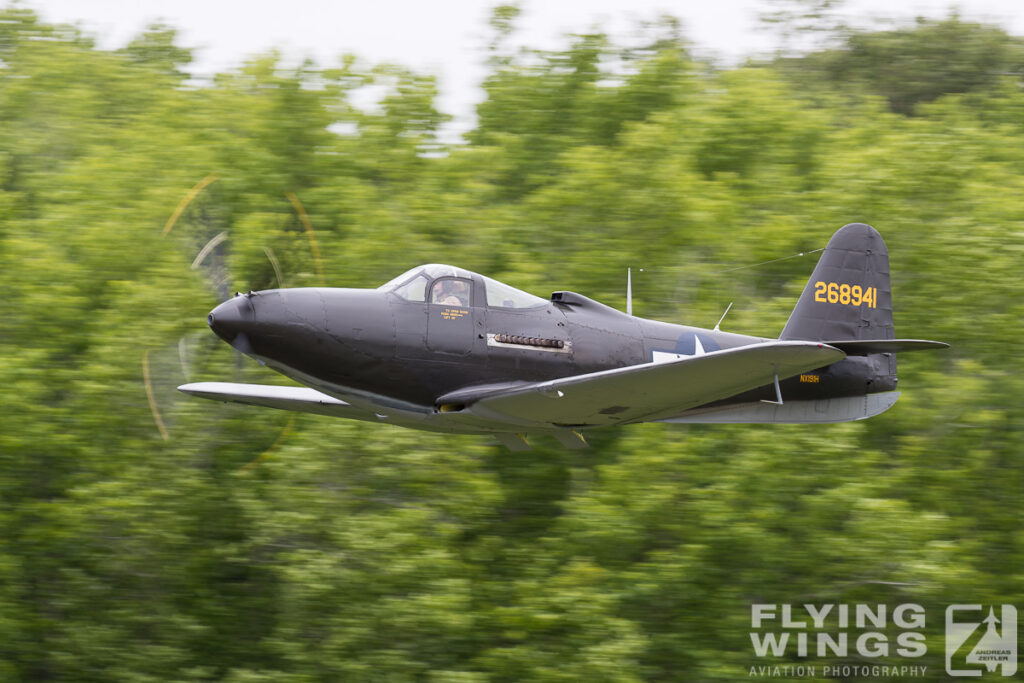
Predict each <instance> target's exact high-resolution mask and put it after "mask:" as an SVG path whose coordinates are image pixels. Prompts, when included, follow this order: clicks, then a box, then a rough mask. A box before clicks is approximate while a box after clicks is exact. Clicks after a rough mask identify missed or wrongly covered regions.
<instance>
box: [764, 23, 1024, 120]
mask: <svg viewBox="0 0 1024 683" xmlns="http://www.w3.org/2000/svg"><path fill="white" fill-rule="evenodd" d="M834 30H835V31H837V32H838V31H839V29H834ZM843 33H844V36H843V38H842V40H841V44H840V46H838V47H836V48H828V49H823V50H821V51H818V52H814V53H811V54H809V55H805V56H802V57H798V58H795V60H794V59H793V58H790V59H784V60H782V61H783V62H784V63H785V62H787V61H795V62H796V63H795V64H794V65H793V69H792V71H793V73H794V75H795V76H796V78H797V79H799V80H804V81H807V79H810V80H809V82H810V83H814V84H816V85H818V86H820V85H822V84H823V83H824V84H827V85H829V86H830V87H832V88H834V89H839V90H844V91H848V90H850V89H856V88H863V89H864V90H866V91H867V92H870V93H873V94H876V95H879V96H881V97H884V98H885V99H886V100H887V101H888V102H889V106H890V107H891V108H892V110H893V111H894V112H897V113H900V114H912V113H914V111H915V109H916V108H917V106H918V105H919V104H922V103H927V102H932V101H934V100H936V99H938V98H940V97H942V96H943V95H948V94H951V93H968V92H977V91H985V90H990V89H992V88H993V87H994V86H995V84H996V83H997V82H998V81H999V80H1000V79H1003V78H1006V77H1012V78H1014V79H1016V80H1017V81H1018V82H1020V80H1021V79H1022V78H1024V39H1021V38H1020V37H1018V36H1011V35H1009V34H1008V33H1007V32H1006V31H1005V30H1004V29H1002V28H1000V27H999V26H994V25H990V24H981V23H975V22H970V21H964V20H962V19H961V18H960V17H959V16H958V15H956V14H951V15H950V16H949V17H947V18H946V19H940V20H934V19H925V18H920V19H918V20H917V22H916V23H915V24H914V25H912V26H909V27H902V28H894V29H891V30H883V31H849V30H845V31H844V32H843Z"/></svg>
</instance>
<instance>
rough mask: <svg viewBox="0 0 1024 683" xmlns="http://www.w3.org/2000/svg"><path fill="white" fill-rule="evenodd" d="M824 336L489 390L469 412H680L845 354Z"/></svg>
mask: <svg viewBox="0 0 1024 683" xmlns="http://www.w3.org/2000/svg"><path fill="white" fill-rule="evenodd" d="M845 356H846V354H845V353H843V352H842V351H840V350H839V349H836V348H834V347H831V346H828V345H826V344H824V343H822V342H808V341H777V342H765V343H762V344H751V345H749V346H742V347H739V348H734V349H726V350H724V351H715V352H713V353H708V354H705V355H702V356H696V357H692V358H684V359H680V360H677V361H672V362H668V363H644V364H642V365H632V366H628V367H624V368H616V369H613V370H603V371H601V372H594V373H588V374H585V375H575V376H572V377H565V378H562V379H557V380H550V381H546V382H537V383H534V384H528V385H526V386H523V387H518V388H514V389H510V390H508V391H505V392H501V393H497V394H492V395H487V396H483V397H481V398H479V399H478V400H477V401H475V402H474V403H472V404H470V405H468V406H467V407H466V409H465V412H468V413H470V414H473V415H476V416H478V417H482V418H487V419H498V420H505V421H509V422H513V423H517V424H522V425H548V426H551V425H554V426H560V427H567V426H572V427H583V426H601V425H613V424H624V423H627V422H636V421H639V420H656V419H660V418H663V417H670V416H675V415H678V414H679V413H680V412H682V411H684V410H689V409H691V408H695V407H697V406H700V405H704V404H706V403H710V402H712V401H717V400H720V399H723V398H728V397H729V396H733V395H735V394H738V393H740V392H743V391H747V390H749V389H756V388H757V387H761V386H764V385H766V384H771V383H772V380H773V377H774V375H775V373H778V376H779V379H785V378H786V377H792V376H793V375H797V374H800V373H801V372H807V371H809V370H814V369H816V368H821V367H824V366H826V365H831V364H832V363H835V362H836V361H839V360H842V359H843V358H844V357H845Z"/></svg>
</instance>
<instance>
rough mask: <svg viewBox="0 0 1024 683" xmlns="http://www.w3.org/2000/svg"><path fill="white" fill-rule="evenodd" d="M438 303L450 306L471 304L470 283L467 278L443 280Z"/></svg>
mask: <svg viewBox="0 0 1024 683" xmlns="http://www.w3.org/2000/svg"><path fill="white" fill-rule="evenodd" d="M438 303H441V304H447V305H449V306H469V283H468V282H466V281H465V280H445V281H443V282H442V283H441V294H440V296H439V297H438Z"/></svg>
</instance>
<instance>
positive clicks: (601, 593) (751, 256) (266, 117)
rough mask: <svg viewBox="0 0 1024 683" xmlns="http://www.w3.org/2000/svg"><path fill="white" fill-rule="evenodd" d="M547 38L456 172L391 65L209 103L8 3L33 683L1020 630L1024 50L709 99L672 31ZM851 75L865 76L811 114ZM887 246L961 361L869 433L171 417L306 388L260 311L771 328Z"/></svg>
mask: <svg viewBox="0 0 1024 683" xmlns="http://www.w3.org/2000/svg"><path fill="white" fill-rule="evenodd" d="M515 16H516V12H515V11H514V10H512V9H508V8H506V9H503V10H501V11H499V12H498V13H497V14H496V15H495V20H494V22H493V28H494V29H495V31H496V37H495V40H494V41H493V45H492V48H491V52H490V60H491V67H492V69H491V73H490V75H489V76H488V77H487V80H486V82H485V91H486V93H487V99H486V100H485V102H483V103H482V104H481V105H480V108H479V118H480V123H479V126H478V127H477V128H476V129H475V130H473V131H472V132H471V133H470V134H469V138H470V141H469V143H468V144H464V145H454V146H443V145H441V144H440V143H439V142H438V140H437V135H436V134H437V132H438V130H439V128H440V126H442V125H443V123H444V120H445V118H444V116H443V115H442V114H440V113H439V112H438V111H437V110H436V109H435V108H434V104H433V100H434V97H435V95H436V85H435V83H434V82H433V81H432V80H431V79H429V78H427V77H424V76H422V75H420V74H416V73H414V72H410V71H408V70H406V69H404V68H401V67H398V66H385V65H369V64H364V63H362V62H360V61H359V60H358V59H356V58H354V57H352V58H346V59H344V60H342V61H341V62H340V63H339V64H338V65H337V66H336V67H333V68H326V69H324V68H319V67H317V66H316V65H312V64H302V65H299V66H290V67H285V66H283V65H282V60H281V59H280V57H279V56H278V55H276V54H273V53H270V54H267V55H264V56H262V57H259V58H256V59H254V60H252V61H250V62H249V63H247V64H246V65H244V66H243V67H241V68H239V69H237V70H235V71H231V72H229V73H225V74H220V75H218V76H217V77H216V79H214V81H213V82H212V83H210V84H207V85H204V86H192V85H186V84H185V82H184V81H183V76H182V72H181V69H182V68H183V67H184V65H186V64H187V62H188V56H189V55H188V51H187V50H185V49H183V48H180V47H178V46H177V45H176V42H175V38H174V34H173V31H172V30H171V29H169V28H167V27H161V26H157V27H153V28H151V29H149V30H147V31H146V32H145V33H143V35H142V36H140V37H139V38H138V39H136V40H135V41H134V42H132V43H131V44H130V45H129V46H128V47H126V48H124V49H122V50H117V51H113V52H110V51H103V50H98V49H96V48H95V46H94V44H93V42H92V41H91V40H90V39H89V38H88V37H86V36H83V35H81V34H80V33H79V32H78V31H76V30H74V29H71V28H68V27H61V26H50V25H46V24H44V23H42V22H40V21H39V20H38V19H37V17H36V16H35V15H34V14H33V13H32V12H31V11H29V10H26V9H23V8H20V7H14V8H9V9H6V10H2V13H0V60H2V66H3V68H0V122H2V124H0V272H2V273H3V283H4V292H3V296H2V297H0V392H2V394H0V396H2V406H3V410H0V678H2V679H3V680H10V681H44V680H45V681H76V682H77V681H97V682H99V681H103V682H109V681H124V682H129V681H130V682H142V681H166V680H182V681H226V682H232V683H242V682H254V681H291V682H295V683H311V682H314V681H324V682H327V681H339V680H369V679H373V680H394V681H404V680H409V681H412V680H416V681H420V680H425V681H563V680H564V681H569V680H580V679H585V680H595V681H599V680H609V681H641V680H680V681H683V680H687V681H688V680H735V679H737V678H739V677H746V675H747V671H748V669H749V667H750V666H751V665H756V664H759V663H762V664H763V663H768V661H766V660H764V659H760V660H759V659H758V658H756V657H754V655H753V651H752V649H751V646H750V640H749V636H748V633H749V630H750V605H751V604H752V603H755V602H762V603H803V602H809V601H813V602H816V603H838V602H868V603H872V604H874V603H886V604H890V605H893V604H897V603H900V602H915V603H919V604H921V605H923V606H925V607H926V608H927V609H928V615H929V621H928V623H927V627H926V633H927V635H928V639H929V640H928V644H929V649H928V654H927V655H926V656H925V657H923V658H922V659H921V660H917V661H915V662H914V663H917V664H921V665H926V666H927V667H928V677H940V676H941V672H942V670H943V661H942V640H941V639H942V623H941V617H940V616H939V615H941V614H942V610H943V609H944V606H945V605H946V604H949V603H951V602H964V603H971V602H980V603H1004V602H1005V603H1017V604H1018V605H1019V604H1020V602H1021V596H1022V595H1024V574H1022V571H1021V568H1022V567H1024V536H1022V534H1021V515H1020V507H1019V498H1020V493H1021V491H1022V490H1024V467H1022V465H1021V462H1020V452H1021V444H1022V439H1021V432H1020V425H1021V424H1024V399H1022V396H1024V380H1022V377H1024V367H1022V362H1021V360H1020V357H1021V354H1020V353H1018V351H1017V348H1018V345H1019V341H1020V338H1021V323H1020V321H1021V320H1022V319H1024V304H1022V302H1021V298H1020V291H1019V290H1020V287H1019V282H1020V277H1019V274H1018V271H1019V264H1020V262H1021V258H1022V256H1024V172H1022V169H1024V151H1022V150H1024V148H1022V146H1021V145H1020V144H1019V142H1020V140H1021V136H1022V135H1024V127H1022V121H1024V115H1022V112H1024V94H1022V93H1021V91H1020V89H1019V87H1018V81H1017V80H1016V77H1015V76H1006V77H1003V76H998V75H993V74H991V73H989V72H990V71H992V70H993V69H994V70H996V71H999V70H1012V69H1009V68H1008V67H1007V66H1006V65H1007V64H1011V63H1012V59H1011V57H1010V55H1012V54H1016V53H1015V52H1014V50H1016V49H1017V48H1016V45H1017V39H1016V38H1010V37H1007V36H1005V34H1003V33H1001V32H1000V31H998V30H996V29H992V28H989V27H983V26H978V25H975V24H969V23H964V22H960V20H958V19H955V18H954V19H950V20H946V21H943V22H934V23H933V22H925V23H924V24H921V25H918V26H916V27H914V28H910V29H904V30H900V31H895V32H891V31H885V32H880V33H865V34H863V35H857V34H854V35H851V36H849V37H848V38H847V39H846V42H845V43H844V44H843V45H842V46H837V47H835V48H833V49H832V51H831V52H825V53H822V54H820V55H818V56H816V57H815V56H812V57H808V58H806V59H804V60H789V61H784V62H781V63H777V64H775V65H773V66H765V65H753V66H747V67H742V68H735V69H730V70H726V71H722V72H717V73H716V72H714V71H712V70H710V69H709V68H708V67H706V66H704V65H701V64H699V63H696V62H694V61H693V60H692V59H691V58H690V57H689V56H688V54H687V51H686V49H685V44H684V42H683V40H682V38H681V36H680V35H679V32H678V28H677V27H676V26H675V24H674V23H673V22H671V21H664V22H661V23H657V24H655V25H652V26H650V27H648V28H647V29H646V32H645V33H644V34H643V38H642V39H641V40H639V41H638V42H637V43H635V44H633V45H631V46H628V47H624V46H619V45H616V44H614V43H613V42H612V41H611V40H610V39H609V38H608V37H607V36H605V35H603V34H601V33H600V32H598V31H596V30H594V31H592V32H590V33H587V34H581V35H578V36H574V37H571V38H569V39H568V41H567V45H566V47H565V48H564V49H563V50H556V51H546V52H538V51H533V50H520V49H517V48H513V47H511V46H510V43H511V41H512V39H513V37H514V32H513V28H514V20H515ZM994 45H1001V46H1003V47H1001V48H1000V49H999V50H996V51H995V53H994V54H993V53H992V51H990V50H989V49H988V48H989V47H991V46H994ZM1000 50H1003V51H1000ZM940 53H941V54H945V55H947V56H949V58H948V59H947V60H945V61H942V60H939V61H942V64H940V67H941V68H938V69H935V68H931V67H929V66H928V65H929V64H933V63H935V59H934V55H937V54H940ZM910 54H921V55H924V57H922V59H924V61H922V62H915V61H913V60H909V61H907V60H903V59H902V58H901V57H900V55H910ZM929 55H931V56H929ZM815 60H817V61H815ZM1007 60H1010V61H1007ZM820 64H827V65H830V66H829V68H834V69H840V66H838V65H840V64H843V65H844V66H842V67H841V68H842V69H843V70H842V71H836V72H835V73H843V74H849V77H848V79H847V80H848V81H861V80H863V81H864V83H865V88H863V89H862V88H859V87H852V84H850V83H848V85H850V86H851V87H832V88H821V87H808V86H807V84H808V83H811V82H812V81H814V79H815V78H819V77H820V70H819V65H820ZM889 69H891V70H892V71H891V73H890V71H889ZM801 70H803V71H801ZM897 73H898V74H899V75H895V74H897ZM915 73H916V74H918V75H917V76H913V74H915ZM795 74H796V75H799V76H800V78H802V79H803V80H800V78H796V77H795ZM887 74H889V75H887ZM965 74H966V76H965ZM844 78H845V77H844ZM965 79H966V80H965ZM901 83H906V85H907V87H906V88H901V87H900V84H901ZM365 86H373V87H375V88H376V89H377V90H378V91H379V92H382V93H383V97H382V99H381V101H380V103H379V106H377V107H376V108H375V109H373V110H372V111H364V110H362V109H360V108H358V107H356V106H354V102H355V101H356V100H357V99H358V97H357V95H356V93H357V91H359V90H360V89H361V88H364V87H365ZM872 93H873V94H872ZM894 98H895V99H894ZM900 98H903V99H900ZM897 101H898V102H902V103H903V104H899V105H898V106H897V105H896V104H894V102H897ZM911 108H912V109H913V112H914V114H915V116H913V117H906V116H903V115H901V114H899V113H894V110H895V111H896V112H901V111H910V109H911ZM204 179H205V180H204ZM197 184H201V187H200V186H197ZM190 188H192V189H193V195H189V192H190ZM189 196H191V201H189V202H183V198H186V197H189ZM176 207H180V210H177V209H176ZM172 217H173V220H171V219H172ZM852 221H867V222H870V223H872V224H874V225H876V226H877V227H878V228H879V229H880V230H881V231H882V233H883V235H885V237H886V240H887V242H888V245H889V248H890V252H891V254H892V267H893V287H894V291H895V302H896V324H897V326H898V332H899V333H900V334H902V335H905V336H921V337H926V338H936V339H945V340H947V341H949V342H951V343H952V344H953V349H952V350H951V351H950V352H948V353H945V354H932V355H924V354H922V355H920V356H910V357H908V358H906V359H903V358H901V360H900V363H901V380H902V384H903V385H905V387H906V392H905V395H904V396H903V398H902V399H901V401H900V402H899V403H898V404H897V405H896V407H895V408H893V409H892V410H891V411H889V412H888V413H886V414H885V415H883V416H881V417H878V418H876V419H874V420H870V421H867V422H864V423H852V424H841V425H834V426H807V427H805V426H778V427H769V426H736V427H730V426H695V427H689V428H677V427H671V426H668V425H644V426H636V427H633V428H629V429H622V430H613V431H609V432H601V431H598V432H596V433H594V434H592V435H590V439H591V441H592V442H593V448H592V449H590V450H589V451H586V452H583V453H579V452H566V451H564V450H562V449H561V448H560V447H558V446H557V445H556V444H555V443H553V442H550V443H549V442H547V441H544V440H543V439H539V440H537V448H536V450H534V451H530V452H526V453H518V452H517V453H510V452H507V451H505V450H504V449H503V448H501V447H499V446H496V445H494V444H492V443H489V442H488V441H487V440H485V439H482V438H478V437H458V436H445V435H434V434H428V435H424V434H421V433H416V432H411V431H404V430H399V429H395V428H389V427H384V426H379V425H367V424H359V423H346V422H344V421H335V420H330V419H328V418H321V417H316V416H309V415H300V416H297V417H292V416H290V415H288V414H282V413H278V412H274V411H261V410H258V409H246V408H241V407H231V406H221V405H218V404H207V403H202V402H199V401H189V400H184V399H182V398H180V397H179V396H177V392H175V391H174V386H176V385H177V384H178V383H180V382H181V381H183V380H185V379H189V380H197V379H224V378H229V379H234V380H236V381H256V382H270V383H273V382H279V381H282V380H281V378H279V377H276V376H274V375H273V374H272V373H269V371H266V370H263V369H261V368H257V367H253V366H252V364H250V363H248V362H243V361H242V360H241V359H239V358H237V357H236V356H235V354H234V352H233V351H231V350H230V349H229V348H227V347H226V345H224V344H220V343H217V342H215V341H214V340H212V339H211V335H210V334H209V333H208V331H207V330H206V328H205V325H204V324H203V320H204V317H205V314H206V312H207V311H208V310H209V309H210V308H211V307H212V306H213V305H214V304H215V303H216V302H217V300H218V299H219V298H220V297H222V296H224V295H225V294H226V293H227V292H229V291H232V290H234V289H242V290H245V289H258V288H263V287H269V286H275V285H277V284H282V285H285V286H304V285H314V284H319V283H320V282H326V283H330V284H332V285H337V286H360V287H361V286H373V285H376V284H378V283H380V282H383V281H385V280H387V279H388V278H390V277H391V276H393V275H394V274H395V273H396V272H400V271H402V270H404V269H405V268H408V267H411V266H413V265H415V264H416V263H421V262H432V261H456V262H458V263H459V264H460V265H463V266H465V267H468V268H472V269H475V270H480V271H484V272H487V273H488V274H490V275H494V276H497V277H500V278H503V279H505V280H508V281H509V282H510V283H512V284H514V285H517V286H520V287H523V288H525V289H528V290H532V291H535V292H537V293H538V294H542V295H543V294H545V293H546V292H547V291H548V290H550V289H552V288H554V287H558V288H567V289H575V290H579V291H583V292H586V293H588V294H590V295H593V296H596V297H598V298H601V299H603V300H605V301H607V302H608V303H610V304H613V305H620V304H621V303H622V302H623V289H624V283H623V274H624V270H625V268H626V267H627V266H635V267H644V268H645V272H644V273H642V274H638V275H637V278H636V280H635V283H634V285H635V294H636V300H635V307H636V310H637V312H638V313H639V314H641V315H645V316H650V317H659V318H663V319H667V320H672V321H677V322H686V323H691V324H696V325H702V326H710V325H712V324H713V323H714V322H715V321H716V320H717V319H718V317H719V315H720V314H721V311H722V310H723V309H724V308H725V306H726V304H728V303H729V302H730V301H734V302H735V304H736V305H735V306H734V308H733V311H732V312H731V313H730V315H729V317H728V318H727V319H726V321H725V323H724V327H725V328H726V329H733V330H737V331H744V332H749V333H754V334H762V335H766V336H774V335H776V334H777V333H778V331H779V330H780V329H781V327H782V325H783V324H784V322H785V319H786V316H787V315H788V313H789V310H790V309H791V307H792V305H793V302H794V301H795V298H796V295H797V293H798V292H799V291H800V290H801V288H802V287H803V285H804V282H805V280H806V278H807V276H808V273H809V272H810V270H811V268H812V266H813V262H812V259H813V256H811V255H808V256H805V257H803V258H800V257H797V256H793V257H792V258H783V259H782V260H778V259H780V257H788V256H790V255H795V254H799V253H806V252H809V251H811V250H813V249H817V248H820V247H822V246H824V243H825V241H826V240H827V239H828V237H829V235H830V234H831V233H832V231H833V230H834V229H836V228H837V227H839V226H840V225H842V224H844V223H847V222H852ZM310 227H312V230H313V232H312V239H311V233H310ZM313 239H315V245H316V248H315V250H314V247H313V244H314V242H313ZM204 246H205V247H207V249H206V250H205V252H206V253H205V254H204V258H201V259H200V258H197V255H198V254H200V253H202V252H203V251H204ZM763 261H771V263H767V264H764V265H761V266H758V267H750V266H753V265H754V264H757V263H760V262H763ZM192 263H194V265H195V267H194V268H190V264H192ZM157 416H158V419H159V421H160V424H159V425H158V424H157ZM769 659H770V661H771V663H785V662H786V660H784V659H780V660H775V659H771V658H769ZM814 661H815V660H814V659H813V658H812V659H811V660H808V663H811V662H814ZM851 661H852V660H851ZM789 663H792V661H790V662H789ZM819 663H820V662H819ZM832 663H836V662H835V661H834V660H833V661H832ZM880 663H902V662H901V660H899V659H897V658H894V657H892V656H889V657H885V658H882V659H881V661H880Z"/></svg>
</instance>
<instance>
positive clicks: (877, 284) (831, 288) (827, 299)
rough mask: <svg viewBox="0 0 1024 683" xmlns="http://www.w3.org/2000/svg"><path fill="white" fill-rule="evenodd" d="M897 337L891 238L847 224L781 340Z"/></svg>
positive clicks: (832, 242) (831, 243)
mask: <svg viewBox="0 0 1024 683" xmlns="http://www.w3.org/2000/svg"><path fill="white" fill-rule="evenodd" d="M895 336H896V335H895V330H894V329H893V321H892V290H891V289H890V285H889V252H888V250H887V249H886V248H885V242H884V241H883V240H882V236H881V235H880V234H878V231H877V230H875V229H874V228H872V227H871V226H870V225H866V224H864V223H850V224H849V225H845V226H843V227H842V228H840V229H839V230H837V231H836V233H835V234H834V235H833V236H832V239H830V240H829V242H828V246H826V247H825V251H824V252H823V253H822V254H821V258H820V259H819V260H818V265H817V266H815V268H814V272H813V273H812V274H811V279H810V280H808V282H807V286H806V287H804V291H803V293H802V294H801V295H800V299H799V300H798V301H797V303H796V306H795V307H794V308H793V313H792V314H790V316H789V320H788V321H787V322H786V326H785V327H784V328H783V330H782V334H781V335H780V336H779V339H800V340H808V341H831V340H858V339H894V338H895Z"/></svg>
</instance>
